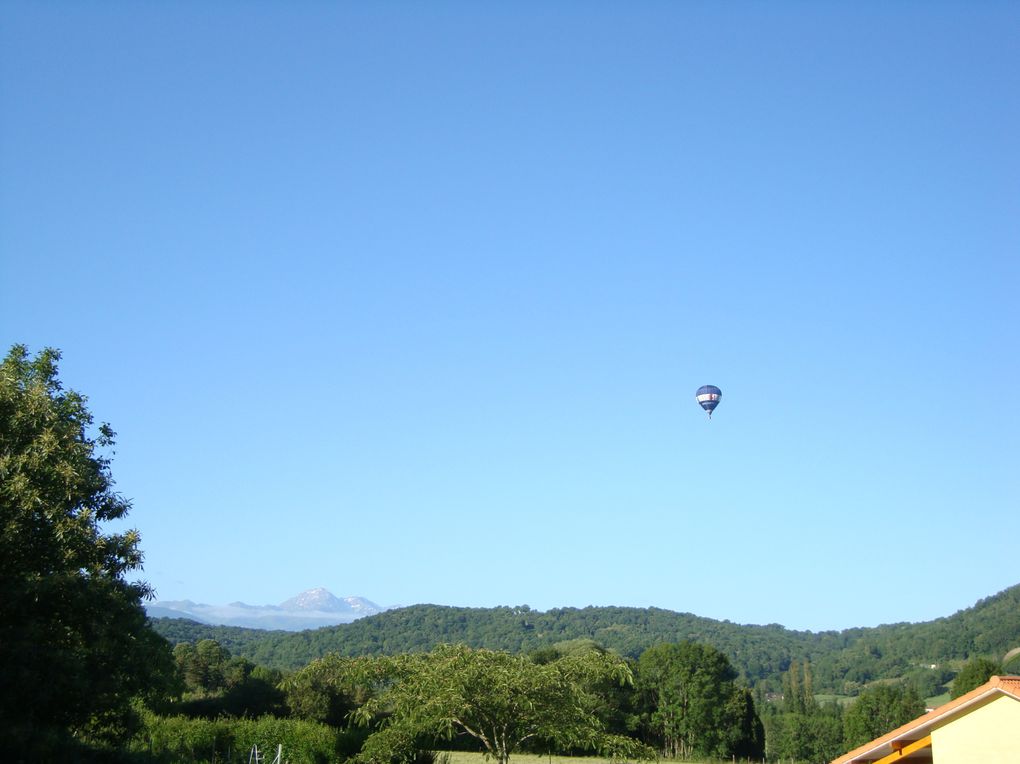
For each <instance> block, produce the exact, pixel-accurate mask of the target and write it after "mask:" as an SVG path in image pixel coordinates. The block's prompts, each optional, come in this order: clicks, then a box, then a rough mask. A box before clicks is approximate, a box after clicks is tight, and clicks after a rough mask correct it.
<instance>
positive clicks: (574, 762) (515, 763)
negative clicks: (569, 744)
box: [437, 751, 729, 764]
mask: <svg viewBox="0 0 1020 764" xmlns="http://www.w3.org/2000/svg"><path fill="white" fill-rule="evenodd" d="M444 755H446V756H449V757H450V759H449V761H448V762H447V764H493V762H494V761H495V760H494V759H489V760H488V761H487V762H486V759H485V757H484V756H482V754H480V753H466V752H464V751H450V752H449V753H447V754H444ZM726 761H727V762H728V761H729V759H727V760H726ZM437 764H441V762H437ZM510 764H611V762H610V760H609V759H603V758H601V757H599V756H539V755H538V754H534V753H515V754H514V755H513V756H511V757H510ZM684 764H712V762H709V761H705V760H702V759H699V760H697V761H694V760H692V759H688V760H686V761H685V762H684Z"/></svg>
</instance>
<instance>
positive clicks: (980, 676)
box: [949, 656, 1002, 698]
mask: <svg viewBox="0 0 1020 764" xmlns="http://www.w3.org/2000/svg"><path fill="white" fill-rule="evenodd" d="M1001 673H1002V664H1001V663H999V662H998V661H993V660H992V659H991V658H985V657H981V656H979V657H977V658H971V659H970V660H969V661H967V663H965V664H964V666H963V668H962V669H960V673H958V674H957V675H956V678H955V679H953V689H952V691H951V692H950V695H949V696H950V697H951V698H958V697H960V696H961V695H966V694H967V693H968V692H970V691H971V690H973V689H974V688H975V687H980V686H981V685H983V684H984V683H985V682H987V681H988V680H989V679H991V678H992V677H993V676H995V675H997V674H1001Z"/></svg>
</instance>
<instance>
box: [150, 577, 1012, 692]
mask: <svg viewBox="0 0 1020 764" xmlns="http://www.w3.org/2000/svg"><path fill="white" fill-rule="evenodd" d="M151 623H152V626H153V628H154V629H155V630H156V631H157V632H159V633H160V634H162V635H163V636H165V637H166V638H167V639H169V640H170V641H171V642H180V641H196V640H199V639H206V638H209V639H216V640H217V641H219V642H220V644H222V645H224V646H225V647H227V648H228V649H230V650H231V652H232V653H234V654H239V655H243V656H245V657H247V658H249V659H250V660H252V661H254V662H255V663H258V664H261V665H265V666H271V667H276V668H281V669H296V668H299V667H301V666H304V665H305V664H307V663H308V662H310V661H311V660H313V659H315V658H318V657H321V656H322V655H324V654H326V653H328V652H338V653H340V654H342V655H352V656H353V655H380V654H395V653H403V652H414V651H424V650H430V649H432V648H433V647H434V646H435V645H437V644H440V643H443V642H462V643H464V644H467V645H469V646H472V647H487V648H491V649H499V650H507V651H510V652H530V651H533V650H537V649H539V648H542V647H547V646H550V645H554V644H556V643H559V642H564V641H568V640H572V639H592V640H594V641H596V642H598V643H599V644H602V645H604V646H606V647H608V648H610V649H613V650H615V651H617V652H619V653H621V654H622V655H625V656H629V657H635V658H636V657H637V656H638V655H640V654H641V652H642V651H643V650H645V649H646V648H648V647H650V646H651V645H654V644H658V643H661V642H678V641H683V640H692V641H698V642H707V643H709V644H712V645H714V646H715V647H717V648H718V649H720V650H721V651H723V652H724V653H726V654H727V655H728V656H729V657H730V660H731V661H732V662H733V665H734V666H735V667H736V668H737V669H738V671H740V673H741V675H742V676H743V677H744V678H745V680H746V681H747V682H748V683H749V684H752V685H757V686H760V687H762V688H763V689H764V690H778V689H779V686H780V684H779V683H780V679H781V675H782V672H783V671H785V670H786V668H787V667H788V666H789V664H790V662H791V661H792V660H799V661H803V660H808V661H810V662H811V666H812V671H813V674H814V679H815V689H816V691H818V692H834V693H840V694H844V693H849V694H852V693H854V692H856V690H857V689H859V688H860V687H861V686H864V685H866V684H868V683H870V682H874V681H877V680H882V679H893V678H899V677H905V676H913V677H914V678H916V679H918V680H919V681H923V682H927V683H928V684H932V683H933V682H934V683H935V684H938V683H939V682H941V681H945V679H946V678H948V676H951V674H952V673H953V670H954V669H955V668H956V667H957V666H958V665H959V664H960V663H962V662H963V661H964V660H966V659H967V658H969V657H971V656H974V655H988V656H992V657H995V658H997V659H1001V658H1002V657H1003V656H1004V655H1005V654H1006V653H1007V651H1009V650H1010V649H1012V648H1016V647H1018V646H1020V584H1018V585H1016V586H1013V587H1010V588H1009V589H1006V590H1004V591H1002V592H1000V593H998V594H996V595H994V596H992V597H987V598H985V599H982V600H980V601H979V602H977V603H976V604H975V605H974V606H972V607H970V608H966V609H964V610H961V611H959V612H957V613H955V614H953V615H950V616H946V617H944V618H939V619H936V620H934V621H926V622H922V623H896V624H887V625H882V626H876V627H862V628H854V629H846V630H843V631H825V632H810V631H794V630H790V629H786V628H784V627H782V626H780V625H778V624H771V625H767V626H758V625H740V624H735V623H731V622H729V621H717V620H713V619H711V618H702V617H699V616H696V615H692V614H690V613H676V612H672V611H669V610H661V609H657V608H627V607H588V608H558V609H553V610H548V611H545V612H539V611H535V610H531V609H530V608H528V607H526V606H522V607H498V608H460V607H446V606H440V605H413V606H411V607H405V608H399V609H395V610H390V611H386V612H383V613H379V614H377V615H373V616H368V617H365V618H361V619H359V620H357V621H354V622H353V623H349V624H344V625H340V626H332V627H327V628H321V629H315V630H310V631H302V632H297V633H293V632H281V631H262V630H255V629H242V628H236V627H224V626H210V625H206V624H199V623H195V622H193V621H186V620H182V619H166V618H154V619H152V621H151ZM947 672H948V676H947ZM933 686H934V685H933Z"/></svg>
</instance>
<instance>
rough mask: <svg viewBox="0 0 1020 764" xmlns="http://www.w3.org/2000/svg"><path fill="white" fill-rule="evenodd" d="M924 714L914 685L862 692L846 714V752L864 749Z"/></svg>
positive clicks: (874, 687) (844, 725)
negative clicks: (866, 745)
mask: <svg viewBox="0 0 1020 764" xmlns="http://www.w3.org/2000/svg"><path fill="white" fill-rule="evenodd" d="M923 713H924V701H923V700H922V699H921V697H920V696H919V695H918V694H917V690H916V689H914V687H913V685H910V684H905V685H895V684H878V685H875V686H873V687H869V688H868V689H867V690H865V691H864V692H862V693H861V694H860V696H859V697H858V698H857V700H856V701H854V703H853V705H851V706H850V707H849V708H848V709H847V710H846V713H845V714H844V717H843V731H844V743H845V745H846V748H847V750H851V749H853V748H856V747H857V746H859V745H864V744H865V743H867V742H868V741H869V740H873V739H874V738H876V737H880V736H881V735H884V734H885V733H886V732H890V731H891V730H894V729H896V728H897V727H899V726H900V725H902V724H906V723H907V722H909V721H911V720H912V719H915V718H916V717H918V716H920V715H921V714H923Z"/></svg>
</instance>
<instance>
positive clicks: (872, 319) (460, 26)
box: [0, 2, 1020, 629]
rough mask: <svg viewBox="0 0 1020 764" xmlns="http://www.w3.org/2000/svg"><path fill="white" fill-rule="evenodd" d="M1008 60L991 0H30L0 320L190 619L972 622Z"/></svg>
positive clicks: (998, 345) (0, 90)
mask: <svg viewBox="0 0 1020 764" xmlns="http://www.w3.org/2000/svg"><path fill="white" fill-rule="evenodd" d="M1018 55H1020V6H1017V5H1016V4H1014V3H995V2H988V3H963V2H960V3H938V2H935V3H919V2H901V3H867V2H865V3H854V4H835V3H806V2H790V3H785V4H784V3H769V4H764V3H739V2H738V3H729V4H719V3H708V2H705V3H699V2H691V3H665V2H663V3H657V2H648V3H627V4H624V3H618V4H617V3H568V2H562V3H531V2H523V3H505V4H477V3H467V2H464V3H432V4H421V3H400V2H393V3H363V4H354V3H350V4H347V3H335V4H333V3H313V2H304V3H295V4H285V3H269V2H264V3H197V2H195V3H187V2H185V3H174V4H150V3H112V2H111V3H89V4H77V3H75V4H72V3H66V4H64V3H48V4H37V3H19V2H11V3H6V4H5V5H4V6H3V9H2V10H0V107H2V111H3V114H4V116H3V118H2V119H0V339H3V340H4V344H5V346H9V345H10V344H13V343H15V342H21V343H26V344H28V345H29V347H30V348H31V349H32V350H38V349H40V348H42V347H45V346H52V347H57V348H60V349H61V350H62V351H63V353H64V359H63V362H62V366H61V370H62V378H63V379H64V381H65V383H66V384H67V385H68V386H70V387H73V388H75V389H78V390H80V391H82V392H84V393H85V394H87V395H88V396H89V400H90V405H91V407H92V409H93V412H94V413H95V414H96V417H97V418H98V419H99V420H103V421H108V422H110V423H111V424H112V426H113V427H114V429H115V430H116V431H117V432H118V433H119V437H118V445H117V453H116V456H115V460H114V463H113V471H114V476H115V478H116V480H117V484H118V489H119V490H120V491H121V492H122V493H123V494H124V495H125V496H128V497H130V498H131V499H132V500H133V502H134V509H133V511H132V514H131V517H130V520H131V524H132V525H134V526H135V527H137V528H138V529H139V530H140V531H141V533H142V539H143V548H144V550H145V553H146V566H145V577H146V578H147V580H149V581H150V582H151V583H152V584H153V585H154V586H155V587H156V589H157V592H158V596H159V598H160V599H182V598H190V599H193V600H197V601H200V602H207V603H214V604H220V603H226V602H230V601H234V600H243V601H246V602H249V603H252V604H264V603H276V602H280V601H282V600H284V599H286V598H288V597H290V596H292V595H294V594H296V593H297V592H299V591H301V590H304V589H308V588H311V587H314V586H325V587H326V588H328V589H330V590H331V591H333V593H334V594H337V595H340V596H343V595H361V596H365V597H367V598H369V599H371V600H373V601H375V602H378V603H380V604H383V605H391V604H412V603H418V602H432V603H438V604H449V605H471V606H495V605H518V604H528V605H531V606H532V607H535V608H537V609H541V610H545V609H548V608H550V607H560V606H577V607H583V606H586V605H634V606H657V607H662V608H668V609H672V610H678V611H687V612H693V613H697V614H699V615H704V616H709V617H714V618H720V619H729V620H732V621H737V622H747V623H750V622H754V623H769V622H778V623H782V624H785V625H787V626H790V627H793V628H807V629H824V628H844V627H850V626H858V625H875V624H878V623H884V622H891V621H904V620H910V621H916V620H927V619H931V618H935V617H939V616H944V615H949V614H951V613H953V612H955V611H956V610H958V609H960V608H963V607H967V606H969V605H971V604H973V603H974V602H975V601H976V600H977V599H979V598H981V597H984V596H987V595H990V594H994V593H995V592H998V591H1000V590H1001V589H1003V588H1006V587H1007V586H1011V585H1013V584H1016V583H1020V572H1018V570H1017V567H1016V553H1015V545H1016V541H1017V538H1018V537H1020V535H1018V534H1020V511H1018V507H1020V478H1018V475H1020V470H1018V469H1017V462H1018V457H1020V438H1018V434H1017V433H1018V430H1020V405H1018V400H1017V396H1016V393H1017V391H1018V390H1020V360H1018V359H1020V307H1018V305H1020V300H1018V293H1020V256H1018V254H1020V150H1018V142H1017V136H1018V135H1020V96H1018V94H1020V67H1018V66H1017V65H1016V64H1017V61H1018ZM706 383H711V384H716V385H718V386H719V387H721V388H722V389H723V392H724V395H723V402H722V404H721V405H720V407H719V409H718V411H717V412H716V414H715V416H714V418H713V420H712V421H709V420H708V419H707V418H706V417H705V415H704V413H703V412H702V411H701V410H700V409H699V408H698V407H697V405H696V404H695V402H694V391H695V390H696V389H697V388H698V387H699V386H700V385H702V384H706Z"/></svg>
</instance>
